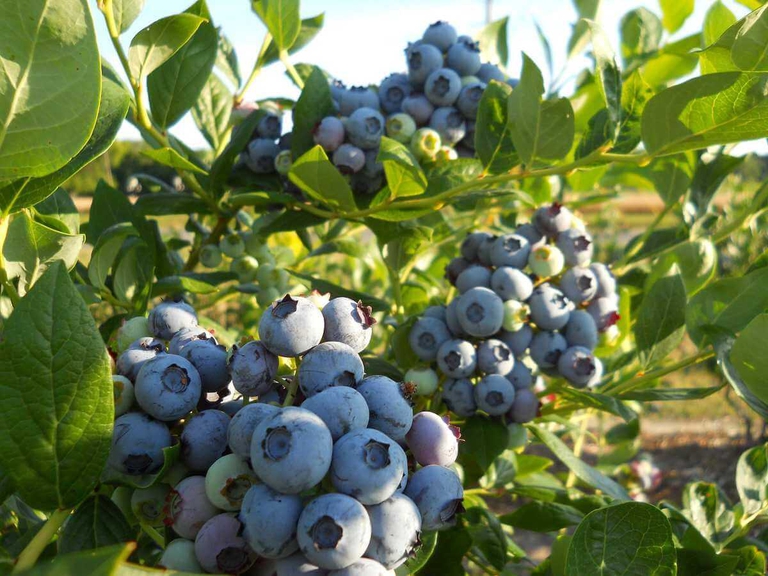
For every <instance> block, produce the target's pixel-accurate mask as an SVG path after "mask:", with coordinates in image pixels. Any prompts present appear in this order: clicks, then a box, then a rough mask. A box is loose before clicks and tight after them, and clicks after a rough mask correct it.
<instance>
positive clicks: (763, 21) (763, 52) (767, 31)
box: [731, 4, 768, 72]
mask: <svg viewBox="0 0 768 576" xmlns="http://www.w3.org/2000/svg"><path fill="white" fill-rule="evenodd" d="M731 59H732V60H733V63H734V64H736V66H738V67H739V68H740V69H741V70H747V71H761V72H765V71H768V4H766V5H764V6H762V7H760V8H758V9H757V10H755V11H754V12H752V13H751V14H748V15H747V16H746V18H744V24H742V26H741V28H740V29H739V31H738V33H737V34H736V38H735V39H734V41H733V47H732V48H731Z"/></svg>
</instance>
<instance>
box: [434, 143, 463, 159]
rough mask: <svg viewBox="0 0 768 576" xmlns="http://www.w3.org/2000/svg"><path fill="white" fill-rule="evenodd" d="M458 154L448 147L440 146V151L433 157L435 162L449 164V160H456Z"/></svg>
mask: <svg viewBox="0 0 768 576" xmlns="http://www.w3.org/2000/svg"><path fill="white" fill-rule="evenodd" d="M458 157H459V154H458V152H456V150H454V149H453V148H451V147H450V146H441V147H440V150H438V151H437V154H436V155H435V161H436V162H450V161H451V160H456V159H458Z"/></svg>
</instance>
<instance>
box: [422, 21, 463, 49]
mask: <svg viewBox="0 0 768 576" xmlns="http://www.w3.org/2000/svg"><path fill="white" fill-rule="evenodd" d="M457 38H458V34H457V33H456V29H455V28H454V27H453V26H451V25H450V24H448V22H442V21H440V20H438V21H437V22H435V23H434V24H430V25H429V27H428V28H427V29H426V31H425V32H424V36H422V37H421V39H422V40H423V41H424V42H426V43H427V44H432V45H433V46H437V47H438V48H439V49H440V50H441V51H443V52H447V51H448V49H449V48H450V47H451V46H452V45H453V44H455V43H456V40H457Z"/></svg>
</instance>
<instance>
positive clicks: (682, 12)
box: [659, 0, 694, 32]
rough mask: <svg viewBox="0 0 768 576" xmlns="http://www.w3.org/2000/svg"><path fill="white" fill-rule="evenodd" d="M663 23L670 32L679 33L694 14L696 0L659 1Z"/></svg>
mask: <svg viewBox="0 0 768 576" xmlns="http://www.w3.org/2000/svg"><path fill="white" fill-rule="evenodd" d="M659 4H660V5H661V14H662V15H661V21H662V23H663V24H664V28H666V29H667V31H669V32H677V31H678V30H680V28H681V27H682V25H683V24H684V23H685V21H686V20H687V19H688V17H689V16H690V15H691V14H693V4H694V0H659Z"/></svg>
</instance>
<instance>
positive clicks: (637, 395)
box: [618, 386, 723, 402]
mask: <svg viewBox="0 0 768 576" xmlns="http://www.w3.org/2000/svg"><path fill="white" fill-rule="evenodd" d="M722 388H723V387H722V386H709V387H707V388H660V389H654V390H633V391H631V392H623V393H622V394H619V396H618V398H619V399H621V400H637V401H638V402H669V401H676V400H701V399H702V398H706V397H707V396H711V395H712V394H714V393H715V392H718V391H719V390H722Z"/></svg>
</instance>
